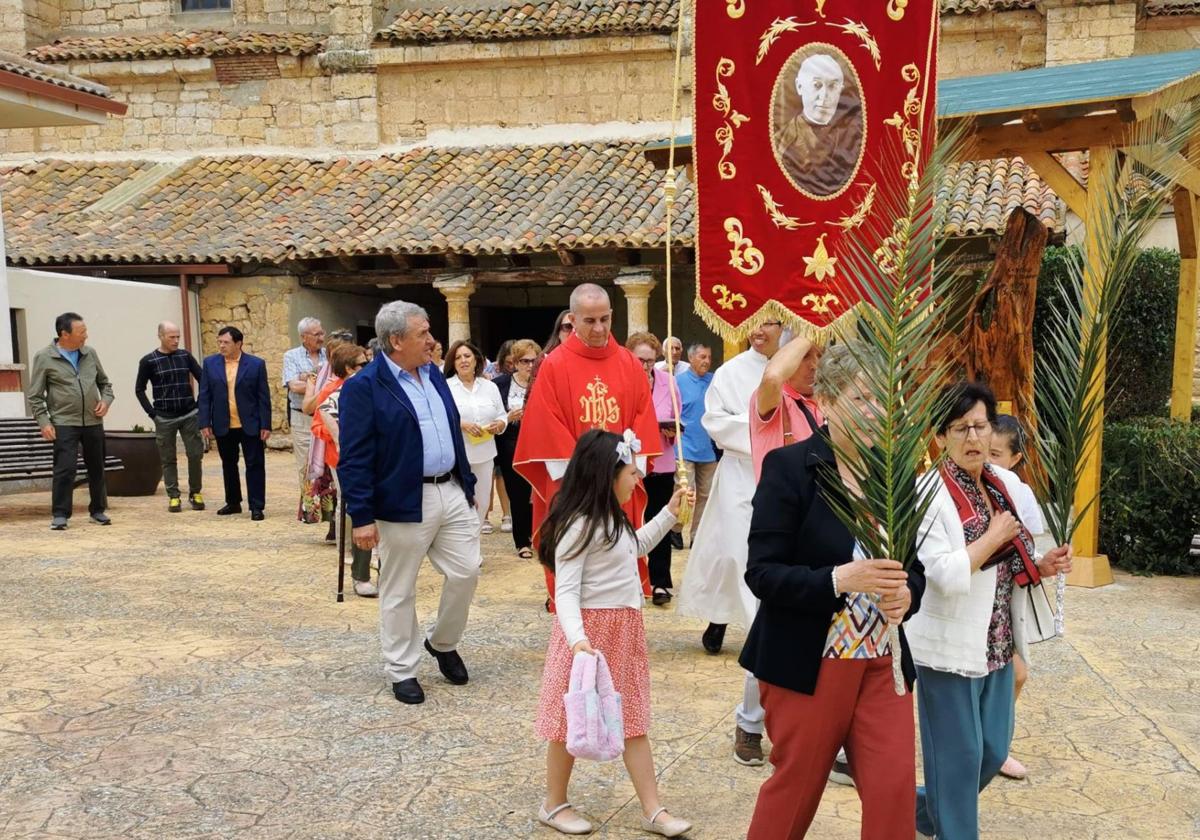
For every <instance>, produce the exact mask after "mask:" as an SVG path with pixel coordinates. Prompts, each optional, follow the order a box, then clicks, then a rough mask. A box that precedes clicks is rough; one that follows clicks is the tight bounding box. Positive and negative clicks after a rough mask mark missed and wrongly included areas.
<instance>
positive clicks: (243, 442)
mask: <svg viewBox="0 0 1200 840" xmlns="http://www.w3.org/2000/svg"><path fill="white" fill-rule="evenodd" d="M239 448H240V449H241V453H242V455H243V456H244V457H245V459H246V495H247V496H249V497H250V510H263V509H265V508H266V506H267V467H266V459H265V456H264V452H265V451H266V446H265V444H263V442H262V439H261V438H259V436H258V435H248V434H246V433H245V432H243V431H242V430H241V429H230V430H229V434H226V435H218V436H217V452H218V453H220V455H221V474H222V475H223V476H224V478H225V504H227V505H240V504H241V503H242V481H241V477H240V476H239V475H238V450H239Z"/></svg>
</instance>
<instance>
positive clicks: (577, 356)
mask: <svg viewBox="0 0 1200 840" xmlns="http://www.w3.org/2000/svg"><path fill="white" fill-rule="evenodd" d="M568 318H570V320H571V324H572V325H573V326H574V331H573V332H572V333H571V335H570V336H569V337H568V338H567V340H566V341H564V342H563V343H562V344H560V345H559V346H558V347H557V348H555V349H554V351H553V352H552V353H550V354H549V355H548V356H546V357H545V359H544V361H543V362H542V364H541V367H540V369H539V370H538V376H537V381H536V383H535V384H534V386H533V389H532V390H531V391H530V394H529V397H528V398H527V400H526V403H525V415H524V416H523V417H522V418H521V433H520V437H518V438H517V449H516V453H515V454H514V456H513V467H514V468H515V469H516V471H517V472H518V473H520V474H521V475H522V476H523V477H524V478H525V480H526V481H528V482H529V484H530V485H531V486H532V487H533V534H534V537H533V540H534V546H535V547H536V546H537V541H538V530H539V529H540V528H541V525H542V521H543V520H544V519H545V518H546V512H547V510H548V509H549V507H550V501H551V500H552V499H553V498H554V494H555V493H557V492H558V488H559V485H560V484H561V482H562V477H563V474H564V473H565V472H566V470H567V462H568V461H569V460H570V459H571V453H572V452H574V451H575V442H576V441H578V440H579V437H580V435H582V434H583V433H584V432H586V431H587V430H588V429H605V430H607V431H610V432H615V433H617V434H622V433H623V432H624V431H625V430H626V429H632V430H633V433H634V434H635V435H637V437H638V439H639V440H640V441H641V442H642V450H641V452H640V453H639V455H638V467H639V469H640V470H641V471H642V472H643V473H645V471H646V463H647V460H648V459H649V458H652V457H654V456H655V455H661V454H662V453H661V452H660V451H659V450H660V448H661V447H660V444H659V440H660V436H659V433H658V420H657V419H656V417H655V414H654V404H653V402H652V400H651V396H650V385H649V383H648V382H647V381H646V373H645V371H643V370H642V365H641V363H640V362H639V361H638V360H637V359H636V358H634V356H633V354H632V353H630V352H629V351H628V350H626V349H625V348H624V347H622V346H621V345H620V344H618V343H617V341H616V339H614V338H613V337H612V304H611V303H610V302H609V299H608V293H607V292H606V291H604V289H602V288H601V287H600V286H597V285H594V284H592V283H585V284H583V285H580V286H577V287H576V288H575V290H574V291H573V292H572V293H571V310H570V315H568ZM645 510H646V491H645V488H643V487H642V484H641V482H640V481H639V482H638V486H637V489H636V490H635V491H634V494H633V498H631V499H630V500H629V504H627V505H626V506H625V513H626V514H627V515H628V516H629V520H630V521H631V522H632V523H633V527H634V528H639V527H641V525H642V514H643V513H644V512H645ZM638 569H639V571H640V573H641V579H642V588H643V589H644V591H645V593H646V595H649V594H650V577H649V574H648V572H647V569H646V558H645V557H640V558H638ZM546 588H547V589H548V590H549V593H550V601H549V604H550V609H551V610H553V604H554V574H553V572H551V571H549V570H548V569H547V570H546Z"/></svg>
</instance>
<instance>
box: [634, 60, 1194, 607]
mask: <svg viewBox="0 0 1200 840" xmlns="http://www.w3.org/2000/svg"><path fill="white" fill-rule="evenodd" d="M937 96H938V101H937V110H938V122H939V126H940V127H942V128H943V129H944V130H948V129H952V128H955V127H961V128H964V129H965V130H966V131H967V133H968V134H969V135H970V136H971V138H972V139H973V142H972V143H971V144H970V145H969V147H968V151H967V157H966V158H965V159H968V160H990V159H993V158H1009V157H1020V158H1022V159H1024V160H1025V162H1026V163H1028V164H1029V165H1030V166H1031V167H1032V168H1033V169H1034V170H1035V171H1036V172H1037V174H1038V175H1039V176H1040V177H1041V178H1042V180H1043V181H1045V183H1046V184H1048V185H1049V186H1050V187H1051V188H1052V189H1053V190H1054V191H1055V193H1057V194H1058V196H1059V197H1060V198H1062V200H1063V202H1064V203H1065V204H1066V206H1067V207H1068V208H1069V209H1070V210H1071V212H1072V213H1074V214H1075V215H1076V216H1078V217H1079V219H1080V222H1081V224H1082V225H1083V227H1084V233H1085V238H1084V241H1085V246H1084V247H1085V253H1086V254H1087V255H1088V259H1087V260H1086V262H1087V265H1088V266H1094V265H1096V264H1097V262H1098V261H1097V260H1096V259H1095V258H1094V255H1095V254H1097V251H1098V248H1099V241H1098V237H1097V236H1095V235H1094V234H1093V232H1091V231H1089V229H1088V226H1087V225H1088V218H1089V217H1090V216H1091V215H1093V214H1092V213H1091V208H1092V203H1093V202H1094V201H1095V200H1096V196H1097V195H1098V193H1099V190H1094V191H1093V190H1090V189H1089V188H1090V187H1094V186H1095V185H1097V184H1109V183H1116V182H1117V179H1119V178H1120V177H1122V172H1123V170H1124V168H1125V167H1126V166H1128V165H1129V164H1130V162H1131V161H1135V162H1137V163H1138V164H1140V165H1142V166H1144V167H1147V168H1148V169H1150V170H1155V169H1156V168H1166V167H1165V164H1170V168H1171V170H1172V175H1174V176H1175V178H1176V183H1177V185H1178V188H1177V189H1176V191H1175V194H1174V196H1173V204H1174V215H1175V228H1176V232H1177V235H1178V239H1179V253H1180V258H1181V259H1180V277H1179V301H1178V309H1177V312H1176V318H1175V352H1174V364H1173V373H1172V387H1171V417H1172V418H1173V419H1174V420H1176V421H1178V422H1181V423H1187V422H1189V421H1190V419H1191V411H1192V400H1193V396H1194V395H1193V393H1192V392H1193V386H1192V377H1193V370H1194V358H1193V357H1194V342H1195V340H1196V305H1197V280H1198V276H1200V259H1198V255H1197V246H1198V243H1200V199H1198V197H1200V169H1198V168H1196V167H1195V166H1194V165H1192V164H1191V163H1189V162H1188V161H1186V160H1183V159H1181V158H1182V156H1176V157H1175V158H1173V159H1171V160H1169V161H1164V160H1163V158H1162V156H1161V154H1160V153H1158V152H1157V151H1156V150H1153V149H1147V148H1139V147H1136V146H1131V145H1130V139H1131V137H1133V136H1135V130H1136V127H1137V125H1138V123H1139V122H1141V121H1142V120H1145V119H1147V118H1148V117H1150V116H1151V115H1152V114H1153V113H1155V109H1156V108H1158V107H1159V106H1160V105H1162V104H1163V103H1165V102H1171V103H1176V102H1180V101H1185V100H1193V99H1200V50H1190V51H1186V52H1175V53H1161V54H1157V55H1146V56H1134V57H1132V58H1122V59H1112V60H1108V61H1096V62H1088V63H1083V64H1070V65H1063V66H1060V67H1042V68H1037V69H1032V70H1020V71H1015V72H1011V73H997V74H993V75H987V76H972V77H967V78H958V79H945V80H942V81H940V82H939V83H938V92H937ZM691 142H692V138H691V137H690V136H685V137H679V138H676V140H675V146H676V162H677V165H685V164H686V165H690V164H691V148H690V147H691ZM669 145H670V144H669V142H662V143H656V144H652V145H649V146H647V147H646V156H647V157H648V158H650V159H651V160H652V161H654V162H655V163H656V164H658V165H660V166H662V167H664V168H665V165H666V163H665V161H666V150H667V148H668V146H669ZM1197 146H1200V138H1197V139H1196V141H1195V144H1194V145H1193V146H1191V147H1189V150H1190V149H1192V148H1196V147H1197ZM1072 152H1085V153H1087V155H1088V169H1089V173H1088V179H1087V183H1086V184H1084V183H1081V182H1080V181H1079V179H1078V178H1076V176H1075V175H1074V174H1072V173H1071V171H1070V170H1068V168H1067V167H1066V166H1064V165H1063V163H1062V162H1061V161H1060V160H1059V159H1058V158H1057V157H1055V155H1060V154H1065V153H1072ZM1189 157H1190V158H1192V160H1193V161H1194V159H1195V155H1193V154H1189ZM1180 172H1182V173H1183V174H1182V176H1180V174H1179V173H1180ZM1013 242H1014V243H1015V245H1016V247H1020V243H1021V238H1020V237H1014V240H1013ZM1044 244H1045V242H1044V237H1043V239H1042V240H1041V242H1040V244H1038V245H1037V247H1038V248H1039V249H1040V248H1042V247H1044ZM1037 260H1038V261H1040V250H1039V253H1038V255H1037ZM1034 265H1035V266H1036V261H1035V262H1034ZM1034 271H1035V275H1034V276H1035V278H1036V267H1035V269H1034ZM1100 282H1101V278H1100V277H1099V276H1098V275H1097V274H1096V273H1095V272H1088V273H1087V274H1086V275H1085V284H1086V286H1087V289H1088V290H1093V289H1095V288H1096V286H1097V285H1098V284H1099V283H1100ZM1030 303H1031V302H1030ZM729 349H734V348H729ZM1026 384H1027V386H1028V387H1029V388H1030V389H1032V382H1029V383H1026ZM1097 387H1099V388H1100V389H1103V388H1104V379H1103V376H1101V378H1100V381H1099V382H1098V383H1097ZM1030 393H1032V391H1031V390H1030ZM1102 436H1103V429H1102V427H1101V428H1097V429H1096V432H1095V438H1094V441H1093V444H1094V445H1092V446H1091V447H1089V451H1090V453H1091V455H1090V458H1089V459H1088V462H1087V465H1086V469H1085V471H1084V479H1083V482H1082V483H1081V486H1080V487H1079V488H1078V491H1077V495H1076V498H1077V499H1090V498H1093V497H1095V496H1096V494H1097V493H1098V491H1099V488H1100V471H1101V446H1102ZM1099 533H1100V506H1099V504H1094V505H1092V506H1091V508H1090V509H1089V511H1088V513H1087V515H1086V516H1085V518H1084V521H1083V523H1082V524H1081V526H1080V528H1079V530H1078V532H1077V533H1076V535H1075V542H1074V547H1075V554H1076V559H1075V570H1074V571H1073V572H1072V574H1071V576H1070V579H1069V582H1070V583H1071V584H1073V585H1077V586H1089V587H1090V586H1102V585H1104V584H1107V583H1111V582H1112V572H1111V570H1110V568H1109V565H1108V558H1107V557H1105V556H1103V555H1101V554H1100V553H1099ZM1181 550H1182V549H1181Z"/></svg>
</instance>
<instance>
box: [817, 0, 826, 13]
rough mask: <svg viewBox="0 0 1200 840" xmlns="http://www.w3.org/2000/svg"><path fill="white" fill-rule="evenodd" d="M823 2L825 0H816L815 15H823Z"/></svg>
mask: <svg viewBox="0 0 1200 840" xmlns="http://www.w3.org/2000/svg"><path fill="white" fill-rule="evenodd" d="M825 2H826V0H817V16H818V17H825Z"/></svg>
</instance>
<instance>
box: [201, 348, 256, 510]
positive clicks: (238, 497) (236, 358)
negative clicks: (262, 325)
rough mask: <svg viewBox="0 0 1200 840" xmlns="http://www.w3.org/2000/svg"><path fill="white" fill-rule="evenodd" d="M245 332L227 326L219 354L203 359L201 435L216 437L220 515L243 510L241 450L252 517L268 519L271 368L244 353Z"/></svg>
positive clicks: (206, 438)
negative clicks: (220, 479) (222, 492)
mask: <svg viewBox="0 0 1200 840" xmlns="http://www.w3.org/2000/svg"><path fill="white" fill-rule="evenodd" d="M242 338H243V336H242V331H241V330H239V329H238V328H237V327H222V328H221V329H220V331H219V332H218V333H217V350H218V351H220V352H218V353H214V354H213V355H211V356H208V357H207V358H205V360H204V375H203V376H202V377H201V378H200V397H199V399H198V400H197V402H198V403H199V409H200V415H199V423H200V431H201V433H202V434H203V435H204V439H205V440H208V439H210V438H214V437H215V438H216V439H217V452H219V453H220V455H221V472H222V473H223V474H224V476H225V507H223V508H221V509H220V510H218V511H217V516H229V515H230V514H234V513H241V512H242V482H241V478H240V477H239V476H238V450H239V449H240V450H241V453H242V455H243V456H245V458H246V495H247V496H249V497H250V518H251V519H253V520H255V521H258V520H261V519H262V518H263V509H264V508H265V507H266V506H267V472H266V464H265V462H264V457H263V456H264V451H265V445H266V442H267V438H269V437H270V436H271V391H270V389H269V388H268V386H267V364H266V362H264V361H263V360H262V359H260V358H259V357H258V356H251V355H250V354H249V353H243V352H242Z"/></svg>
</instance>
